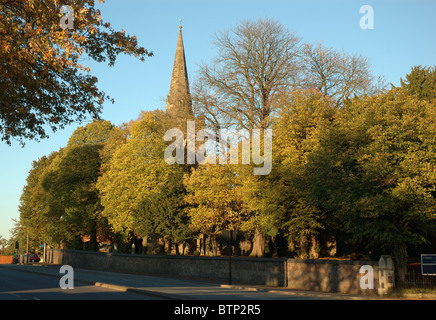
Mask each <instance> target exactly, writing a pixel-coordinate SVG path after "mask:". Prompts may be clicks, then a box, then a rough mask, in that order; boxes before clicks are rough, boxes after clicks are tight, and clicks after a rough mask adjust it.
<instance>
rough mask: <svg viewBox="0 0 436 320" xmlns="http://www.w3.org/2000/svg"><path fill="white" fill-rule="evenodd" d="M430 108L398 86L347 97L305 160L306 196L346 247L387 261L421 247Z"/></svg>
mask: <svg viewBox="0 0 436 320" xmlns="http://www.w3.org/2000/svg"><path fill="white" fill-rule="evenodd" d="M435 112H436V109H435V108H434V105H432V104H430V103H428V102H426V101H421V100H419V99H417V97H415V96H413V95H409V94H407V93H406V92H405V90H404V89H393V90H391V91H389V92H387V93H384V94H380V95H377V96H372V97H368V98H362V99H354V100H353V101H352V102H351V103H350V104H349V105H348V106H347V107H346V108H344V109H343V110H341V112H339V113H338V116H337V117H336V120H335V121H334V125H333V126H330V127H329V128H328V130H324V131H323V132H322V133H321V134H320V136H321V138H320V143H319V147H318V148H317V149H316V150H315V152H314V153H313V154H312V155H311V156H310V158H309V161H308V164H307V165H308V168H309V172H311V174H310V176H309V181H310V182H311V184H310V187H311V188H310V189H311V193H312V196H313V198H315V199H317V202H318V203H319V204H320V205H322V206H323V207H324V208H325V209H326V210H328V211H331V212H334V213H335V215H337V218H338V219H339V220H340V221H341V223H342V228H340V229H338V231H339V232H342V233H343V234H347V235H348V239H349V241H350V243H354V244H359V245H361V246H363V247H365V248H366V249H367V250H373V251H374V250H376V251H377V252H385V253H391V254H393V255H394V256H395V259H396V263H397V267H398V271H399V275H404V271H405V262H406V257H407V249H408V248H410V247H413V246H418V245H421V244H423V243H425V242H426V241H427V239H428V235H429V234H431V232H432V231H434V227H435V217H436V216H435V213H436V197H435V194H436V193H435V191H436V157H435V155H436V152H435V151H436V150H435V148H436V145H435V143H434V142H435V141H436V113H435Z"/></svg>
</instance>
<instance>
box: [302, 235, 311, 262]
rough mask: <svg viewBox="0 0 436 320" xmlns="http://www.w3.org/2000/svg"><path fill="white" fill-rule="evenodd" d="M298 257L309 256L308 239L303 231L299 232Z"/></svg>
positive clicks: (305, 257) (304, 257)
mask: <svg viewBox="0 0 436 320" xmlns="http://www.w3.org/2000/svg"><path fill="white" fill-rule="evenodd" d="M300 258H301V259H307V258H309V240H308V239H307V236H306V235H305V234H304V233H301V234H300Z"/></svg>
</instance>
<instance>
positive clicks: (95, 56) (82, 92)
mask: <svg viewBox="0 0 436 320" xmlns="http://www.w3.org/2000/svg"><path fill="white" fill-rule="evenodd" d="M99 2H103V1H99ZM66 6H69V8H68V7H66ZM61 8H62V9H61ZM71 9H72V10H71ZM68 16H70V17H71V16H74V20H73V19H71V20H72V21H68ZM120 53H124V54H128V55H132V56H134V57H136V58H138V59H140V60H141V61H143V60H144V59H145V58H146V57H151V56H152V55H153V53H152V52H150V51H148V50H146V49H145V48H143V47H141V46H139V44H138V40H137V38H136V37H135V36H130V35H127V34H126V31H125V30H121V31H115V30H114V29H113V28H112V27H111V25H110V23H109V22H105V21H104V20H103V19H102V16H101V14H100V11H99V10H98V9H96V8H95V1H92V0H88V1H86V0H78V1H69V3H66V1H62V3H61V2H60V1H58V0H29V1H19V0H0V137H1V139H2V141H5V142H6V143H8V144H10V143H11V140H12V139H16V140H18V141H19V142H20V143H22V144H24V141H25V140H26V139H36V140H38V139H41V138H46V137H47V133H46V130H47V128H50V129H52V130H53V131H55V130H57V129H61V128H63V127H64V126H65V125H68V124H70V123H72V122H74V121H81V120H84V119H85V118H88V117H91V118H94V119H97V118H98V117H99V114H100V113H101V111H102V105H103V103H104V101H106V100H108V99H110V97H109V96H108V95H107V94H106V93H105V92H103V91H101V90H99V89H98V87H97V81H98V79H97V78H96V77H95V76H92V75H91V73H90V72H91V70H90V69H89V67H88V66H85V65H82V64H81V62H82V61H83V60H85V58H89V59H92V60H94V61H97V62H106V63H108V65H109V66H113V65H114V63H115V61H116V58H117V56H118V55H119V54H120Z"/></svg>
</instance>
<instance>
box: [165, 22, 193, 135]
mask: <svg viewBox="0 0 436 320" xmlns="http://www.w3.org/2000/svg"><path fill="white" fill-rule="evenodd" d="M166 113H167V115H169V116H170V117H171V118H172V120H173V121H174V122H175V125H176V126H177V127H181V128H185V127H186V121H187V120H194V113H193V111H192V100H191V94H190V91H189V81H188V70H187V68H186V59H185V49H184V47H183V38H182V26H180V27H179V39H178V41H177V49H176V57H175V59H174V66H173V74H172V77H171V85H170V92H169V94H168V97H167V107H166Z"/></svg>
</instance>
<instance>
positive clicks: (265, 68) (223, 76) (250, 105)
mask: <svg viewBox="0 0 436 320" xmlns="http://www.w3.org/2000/svg"><path fill="white" fill-rule="evenodd" d="M299 43H300V39H299V38H298V37H297V36H295V35H293V34H291V33H290V32H289V31H288V30H287V29H286V28H285V27H284V26H283V25H282V24H280V23H279V22H277V21H273V20H270V19H259V20H256V21H251V20H245V21H242V22H241V23H240V24H239V25H238V26H236V27H235V28H233V29H231V30H227V31H223V32H221V33H219V34H218V35H217V37H216V40H215V45H216V47H217V49H218V56H217V58H216V59H215V60H213V61H212V63H210V64H203V65H202V66H201V67H200V70H199V77H198V80H197V82H196V83H195V84H194V93H193V101H194V105H195V109H196V112H199V113H202V114H203V115H204V117H205V121H206V125H207V126H208V127H209V129H210V130H212V131H214V132H218V130H219V129H222V128H231V129H246V130H247V131H248V134H249V136H250V137H252V136H253V134H252V133H253V129H255V128H260V129H268V128H270V127H271V121H272V118H273V116H275V115H276V113H277V105H276V103H275V101H276V99H277V96H278V95H279V94H280V93H282V92H285V91H287V90H290V89H291V88H292V87H293V86H295V85H296V83H297V81H296V78H297V76H298V72H299V58H298V55H299V50H300V47H299ZM250 150H251V148H250ZM254 234H255V240H254V242H255V243H262V241H261V240H260V239H258V238H259V237H263V235H262V234H261V233H260V232H259V230H258V231H257V232H255V233H254ZM256 251H257V249H256ZM260 251H263V250H260Z"/></svg>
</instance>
